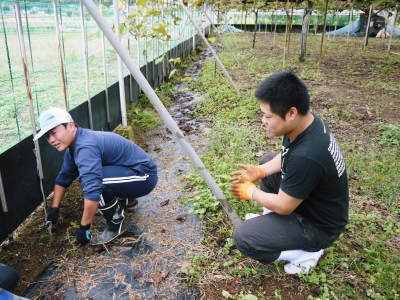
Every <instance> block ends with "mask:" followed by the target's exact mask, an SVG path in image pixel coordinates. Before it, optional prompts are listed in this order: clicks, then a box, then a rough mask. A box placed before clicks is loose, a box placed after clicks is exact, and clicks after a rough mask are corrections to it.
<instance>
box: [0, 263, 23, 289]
mask: <svg viewBox="0 0 400 300" xmlns="http://www.w3.org/2000/svg"><path fill="white" fill-rule="evenodd" d="M18 281H19V275H18V273H17V271H15V269H13V268H11V267H9V266H6V265H3V264H0V288H2V289H5V290H8V291H13V290H14V288H15V287H16V286H17V283H18Z"/></svg>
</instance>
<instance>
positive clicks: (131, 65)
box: [82, 0, 241, 226]
mask: <svg viewBox="0 0 400 300" xmlns="http://www.w3.org/2000/svg"><path fill="white" fill-rule="evenodd" d="M82 3H83V4H84V5H85V6H86V8H87V10H88V11H89V12H90V14H91V15H92V17H93V19H94V20H95V21H96V23H97V25H98V26H99V27H100V28H101V30H102V31H103V32H104V34H105V36H106V37H107V39H108V40H109V41H110V43H111V44H112V45H113V47H114V49H115V51H116V52H117V53H118V54H119V55H120V57H121V59H122V61H123V62H124V63H125V65H126V66H127V68H128V70H129V71H130V72H131V74H132V75H133V77H134V78H135V80H136V82H137V83H138V84H139V86H140V87H141V89H142V90H143V92H144V93H145V94H146V95H147V97H148V98H149V100H150V102H151V103H152V104H153V106H154V108H155V109H156V110H157V112H158V113H159V115H160V117H161V118H162V119H163V121H164V122H165V124H166V126H167V127H168V129H169V130H170V131H171V133H172V134H173V135H175V136H176V138H177V141H178V142H179V143H180V145H181V147H182V148H183V149H184V151H185V152H186V153H187V154H188V156H189V157H190V159H191V161H192V163H193V164H194V165H195V167H196V168H197V169H198V171H199V172H200V174H201V176H202V177H203V178H204V180H205V181H206V183H207V185H208V186H209V187H210V189H211V191H212V193H213V194H214V195H215V197H216V198H217V199H218V200H219V202H220V203H221V205H222V208H223V209H224V211H225V212H226V214H227V215H228V217H229V219H230V220H231V221H232V223H233V224H234V225H235V226H238V225H239V224H240V223H241V220H240V219H239V216H238V215H237V214H236V212H235V211H234V210H233V209H232V207H231V205H230V204H229V202H228V201H227V200H226V198H225V196H224V194H223V192H222V190H221V189H220V187H219V186H218V185H217V184H216V182H215V181H214V178H213V177H212V176H211V174H210V173H209V172H208V170H207V169H206V168H205V166H204V164H203V162H202V161H201V159H200V158H199V156H198V155H197V153H196V152H195V151H194V149H193V148H192V146H191V145H190V144H189V142H188V141H187V140H186V139H185V136H184V135H183V133H182V131H181V130H180V129H179V127H178V125H177V124H176V123H175V121H174V120H173V119H172V117H171V116H170V114H169V113H168V111H167V110H166V108H165V107H164V105H163V104H162V102H161V101H160V99H159V98H158V96H157V94H156V93H155V92H154V90H153V89H152V87H151V86H150V84H149V83H148V82H147V80H146V78H145V77H144V76H143V74H142V72H141V71H140V68H139V66H138V64H137V62H136V61H135V60H133V59H132V58H131V57H130V56H129V53H128V51H127V50H126V49H125V48H124V47H123V46H122V45H121V43H120V42H119V40H118V38H117V36H116V35H115V34H113V32H112V31H111V29H110V28H109V27H108V26H107V23H106V21H105V20H104V18H102V17H101V16H100V14H99V13H98V11H97V7H96V5H95V4H94V3H93V1H92V0H82Z"/></svg>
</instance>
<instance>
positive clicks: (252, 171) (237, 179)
mask: <svg viewBox="0 0 400 300" xmlns="http://www.w3.org/2000/svg"><path fill="white" fill-rule="evenodd" d="M239 167H240V168H242V170H239V171H235V172H232V173H231V175H232V180H231V181H232V183H243V182H246V181H250V182H255V181H257V180H259V179H262V178H265V177H266V176H267V172H266V171H265V169H264V168H262V167H260V166H254V165H244V164H239Z"/></svg>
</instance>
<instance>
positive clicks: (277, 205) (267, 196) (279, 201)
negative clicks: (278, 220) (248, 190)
mask: <svg viewBox="0 0 400 300" xmlns="http://www.w3.org/2000/svg"><path fill="white" fill-rule="evenodd" d="M251 199H252V200H255V201H257V202H258V203H260V204H261V205H262V206H263V207H265V208H268V209H270V210H272V211H273V212H276V213H277V214H280V215H289V214H291V213H292V212H293V211H294V210H295V209H296V207H298V206H299V205H300V203H301V202H302V200H300V199H296V198H293V197H290V196H288V195H287V194H286V193H284V192H282V191H281V190H280V191H279V193H278V194H273V193H266V192H263V191H262V190H260V189H257V188H256V189H255V190H254V191H253V192H252V194H251Z"/></svg>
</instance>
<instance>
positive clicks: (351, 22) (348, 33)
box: [347, 2, 353, 43]
mask: <svg viewBox="0 0 400 300" xmlns="http://www.w3.org/2000/svg"><path fill="white" fill-rule="evenodd" d="M350 32H353V2H351V10H350V30H349V31H348V32H347V43H348V42H349V36H350Z"/></svg>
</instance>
